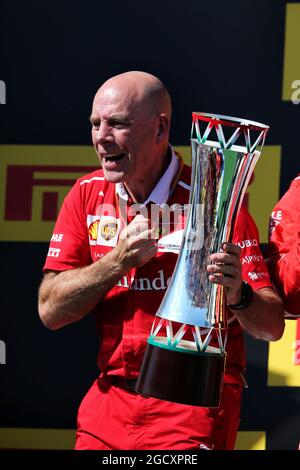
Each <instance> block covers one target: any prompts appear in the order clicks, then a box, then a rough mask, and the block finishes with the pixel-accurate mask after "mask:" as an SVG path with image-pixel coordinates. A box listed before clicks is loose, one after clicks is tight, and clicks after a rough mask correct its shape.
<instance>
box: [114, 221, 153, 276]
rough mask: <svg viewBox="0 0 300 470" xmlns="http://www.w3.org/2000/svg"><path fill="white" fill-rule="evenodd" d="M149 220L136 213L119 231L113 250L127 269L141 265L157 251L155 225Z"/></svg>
mask: <svg viewBox="0 0 300 470" xmlns="http://www.w3.org/2000/svg"><path fill="white" fill-rule="evenodd" d="M149 226H150V220H149V219H146V218H145V217H144V216H143V215H141V214H138V215H137V216H135V218H134V219H133V220H132V222H131V223H130V224H129V225H128V226H127V227H125V228H124V229H123V230H122V232H121V233H120V237H119V242H118V244H117V246H116V248H115V250H114V252H115V255H116V257H117V259H118V262H119V263H120V264H122V265H123V266H124V267H126V268H127V269H130V268H135V267H138V266H143V265H144V264H145V263H147V261H149V260H150V259H151V258H153V256H155V255H156V253H157V245H156V240H155V230H156V229H155V227H153V228H152V229H150V228H149Z"/></svg>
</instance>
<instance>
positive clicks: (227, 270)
mask: <svg viewBox="0 0 300 470" xmlns="http://www.w3.org/2000/svg"><path fill="white" fill-rule="evenodd" d="M221 250H222V251H220V252H219V253H213V254H212V255H211V256H210V263H211V264H209V265H208V266H207V271H208V272H209V273H210V275H209V280H210V281H211V282H214V283H216V284H221V285H223V286H224V287H225V292H226V301H227V304H229V305H235V304H237V303H239V302H240V300H241V288H242V263H241V260H240V255H241V249H240V247H239V246H238V245H235V244H234V243H228V242H225V243H222V245H221Z"/></svg>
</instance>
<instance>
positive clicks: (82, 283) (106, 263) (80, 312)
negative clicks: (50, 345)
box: [39, 252, 125, 329]
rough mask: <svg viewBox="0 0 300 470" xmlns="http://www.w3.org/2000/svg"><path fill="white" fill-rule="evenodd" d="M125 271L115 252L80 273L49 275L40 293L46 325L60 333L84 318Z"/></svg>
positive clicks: (41, 313)
mask: <svg viewBox="0 0 300 470" xmlns="http://www.w3.org/2000/svg"><path fill="white" fill-rule="evenodd" d="M124 274H125V269H124V267H123V265H122V264H121V263H119V262H118V260H117V259H116V256H115V254H114V252H110V253H108V254H107V255H106V256H104V257H103V258H101V259H100V260H99V261H97V262H96V263H93V264H91V265H89V266H87V267H84V268H79V269H70V270H67V271H62V272H60V273H54V272H50V273H48V274H46V276H45V278H44V280H43V282H42V284H41V287H40V292H39V312H40V317H41V319H42V321H43V323H44V324H45V325H46V326H47V327H48V328H50V329H58V328H61V327H62V326H64V325H67V324H68V323H72V322H75V321H78V320H80V319H81V318H83V317H84V316H85V315H86V314H87V313H89V312H90V311H91V310H92V309H93V308H94V307H95V306H96V305H97V304H98V303H99V302H100V301H101V300H102V299H103V297H104V296H105V294H106V293H107V292H108V291H109V290H110V289H111V288H112V287H113V286H114V285H115V284H116V282H118V280H119V279H121V277H122V275H124Z"/></svg>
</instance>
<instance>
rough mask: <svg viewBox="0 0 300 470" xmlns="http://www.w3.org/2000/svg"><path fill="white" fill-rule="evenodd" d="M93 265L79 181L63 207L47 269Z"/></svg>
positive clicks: (55, 229) (49, 251)
mask: <svg viewBox="0 0 300 470" xmlns="http://www.w3.org/2000/svg"><path fill="white" fill-rule="evenodd" d="M91 262H92V260H91V256H90V247H89V237H88V232H87V226H86V217H85V210H84V202H83V201H82V195H81V187H80V183H79V182H78V181H77V182H76V184H75V185H74V186H73V188H72V189H71V190H70V192H69V193H68V194H67V196H66V198H65V200H64V202H63V205H62V207H61V210H60V213H59V216H58V219H57V221H56V224H55V228H54V232H53V234H52V237H51V241H50V246H49V250H48V255H47V258H46V262H45V265H44V268H43V270H44V271H47V270H54V271H65V270H67V269H74V268H77V267H81V266H87V265H88V264H90V263H91Z"/></svg>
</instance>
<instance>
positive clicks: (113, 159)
mask: <svg viewBox="0 0 300 470" xmlns="http://www.w3.org/2000/svg"><path fill="white" fill-rule="evenodd" d="M124 156H125V153H115V154H111V155H105V156H103V160H104V162H118V161H119V160H121V159H122V158H123V157H124Z"/></svg>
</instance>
